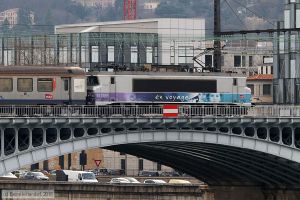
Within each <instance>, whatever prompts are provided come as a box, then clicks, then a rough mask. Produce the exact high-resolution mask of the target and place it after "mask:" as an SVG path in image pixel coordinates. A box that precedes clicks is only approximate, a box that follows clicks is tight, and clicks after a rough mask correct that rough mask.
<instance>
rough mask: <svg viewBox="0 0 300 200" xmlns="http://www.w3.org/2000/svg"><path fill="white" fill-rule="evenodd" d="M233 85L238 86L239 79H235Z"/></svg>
mask: <svg viewBox="0 0 300 200" xmlns="http://www.w3.org/2000/svg"><path fill="white" fill-rule="evenodd" d="M233 85H234V86H237V79H236V78H234V79H233Z"/></svg>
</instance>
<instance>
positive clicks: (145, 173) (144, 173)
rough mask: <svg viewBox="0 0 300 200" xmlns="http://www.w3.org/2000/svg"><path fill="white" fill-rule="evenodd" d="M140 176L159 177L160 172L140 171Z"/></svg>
mask: <svg viewBox="0 0 300 200" xmlns="http://www.w3.org/2000/svg"><path fill="white" fill-rule="evenodd" d="M138 175H139V176H151V177H158V176H159V173H158V172H157V171H139V174H138Z"/></svg>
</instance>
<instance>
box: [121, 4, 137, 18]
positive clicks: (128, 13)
mask: <svg viewBox="0 0 300 200" xmlns="http://www.w3.org/2000/svg"><path fill="white" fill-rule="evenodd" d="M123 1H124V6H123V9H124V11H123V12H124V20H135V19H136V7H137V0H123Z"/></svg>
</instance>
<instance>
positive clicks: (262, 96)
mask: <svg viewBox="0 0 300 200" xmlns="http://www.w3.org/2000/svg"><path fill="white" fill-rule="evenodd" d="M247 86H248V87H249V88H250V89H251V93H252V96H253V97H252V102H253V103H254V104H257V105H259V104H268V105H271V104H273V91H272V87H273V75H272V74H256V75H253V76H250V77H248V78H247Z"/></svg>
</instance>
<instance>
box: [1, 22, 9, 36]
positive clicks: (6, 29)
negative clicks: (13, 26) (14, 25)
mask: <svg viewBox="0 0 300 200" xmlns="http://www.w3.org/2000/svg"><path fill="white" fill-rule="evenodd" d="M1 26H2V28H1V34H2V35H5V36H6V35H9V34H10V29H9V22H8V20H7V19H5V20H4V22H3V24H2V25H1Z"/></svg>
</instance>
